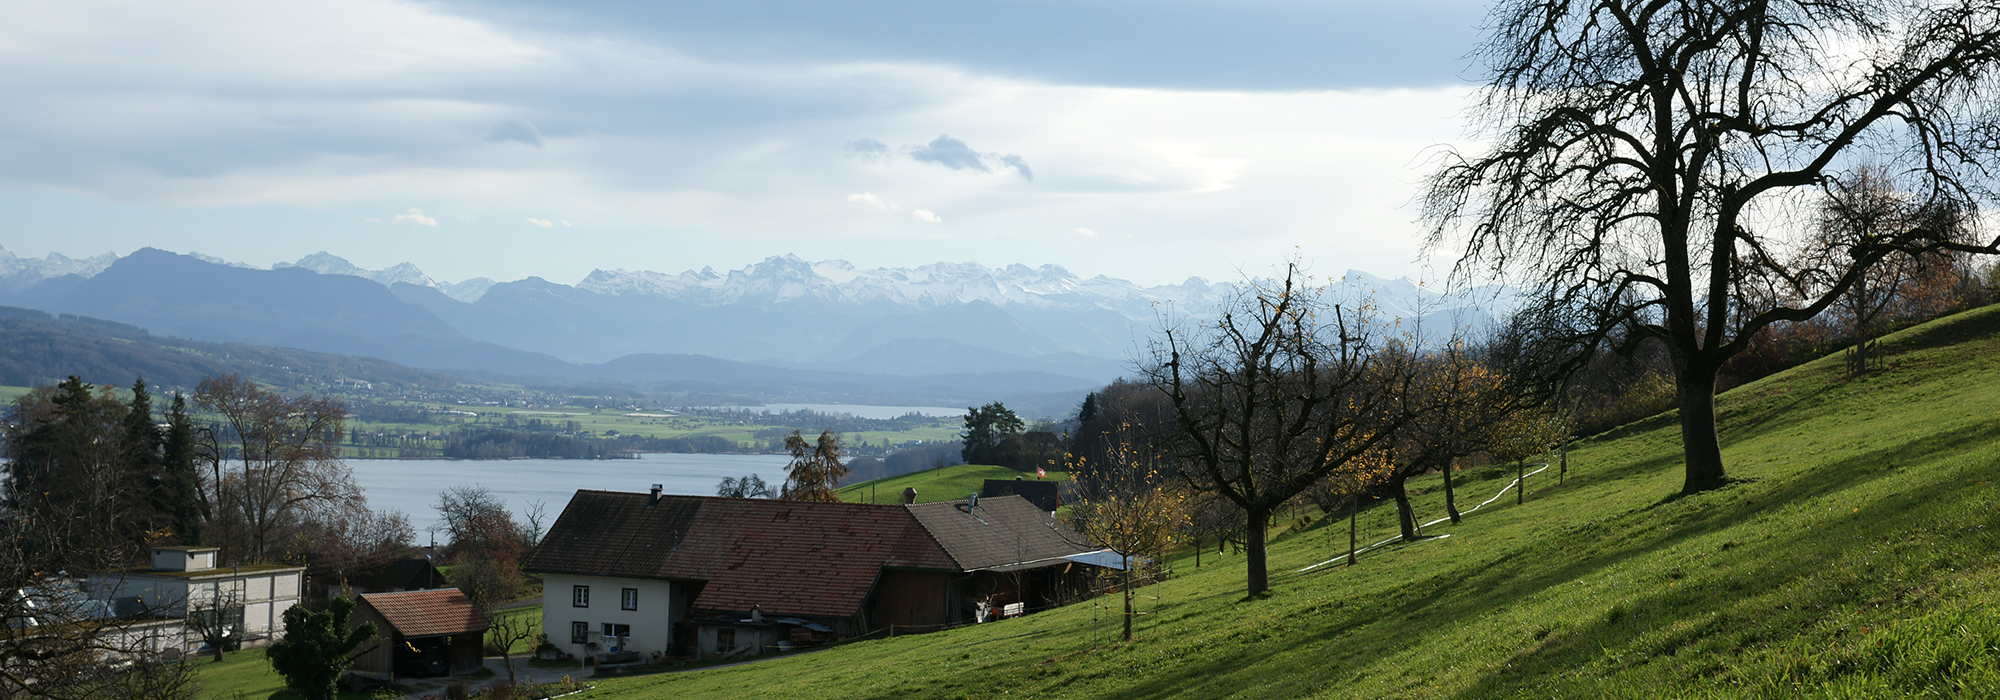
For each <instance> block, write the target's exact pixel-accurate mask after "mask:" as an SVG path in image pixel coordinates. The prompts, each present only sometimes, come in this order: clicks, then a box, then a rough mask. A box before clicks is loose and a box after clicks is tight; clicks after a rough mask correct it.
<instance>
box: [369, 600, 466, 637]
mask: <svg viewBox="0 0 2000 700" xmlns="http://www.w3.org/2000/svg"><path fill="white" fill-rule="evenodd" d="M361 601H362V602H363V603H366V604H367V605H368V606H369V607H371V608H374V609H375V612H376V613H377V614H379V615H381V616H382V619H383V620H385V621H387V622H388V623H389V626H391V627H394V628H395V633H396V634H401V635H403V636H404V637H410V638H415V637H436V636H440V635H446V634H464V633H466V632H480V631H484V630H485V629H486V627H487V621H486V616H485V615H481V614H480V613H479V611H478V610H477V609H475V608H473V607H472V601H471V600H468V599H467V598H466V597H465V594H464V593H460V592H459V591H458V589H456V588H441V589H438V590H433V591H405V592H402V593H367V594H363V595H362V596H361ZM383 632H384V633H387V632H388V630H383Z"/></svg>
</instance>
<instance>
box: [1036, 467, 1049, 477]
mask: <svg viewBox="0 0 2000 700" xmlns="http://www.w3.org/2000/svg"><path fill="white" fill-rule="evenodd" d="M1035 478H1037V479H1047V478H1049V470H1047V469H1043V468H1041V467H1035Z"/></svg>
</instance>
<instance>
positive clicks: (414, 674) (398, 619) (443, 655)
mask: <svg viewBox="0 0 2000 700" xmlns="http://www.w3.org/2000/svg"><path fill="white" fill-rule="evenodd" d="M364 622H373V623H375V629H376V636H375V642H374V648H373V649H372V650H370V651H368V652H367V653H365V654H362V655H361V657H360V658H357V659H355V660H354V665H353V666H352V667H350V668H349V670H350V671H352V672H353V673H354V674H356V675H359V676H365V677H368V678H374V679H378V680H395V679H397V678H425V677H432V676H444V675H458V674H461V673H471V672H473V671H477V670H479V668H480V667H481V665H482V663H483V656H482V655H483V653H484V651H483V650H484V647H485V642H486V628H487V627H488V622H487V620H486V616H485V615H483V614H480V612H479V610H478V609H477V608H474V607H472V601H471V600H470V599H467V598H466V597H465V594H464V593H461V592H459V590H458V589H456V588H441V589H437V590H430V591H405V592H401V593H370V594H366V595H362V596H360V599H359V602H358V603H357V604H356V605H355V606H354V616H353V617H352V618H350V619H349V620H348V624H349V625H350V626H352V627H359V626H360V625H361V624H362V623H364Z"/></svg>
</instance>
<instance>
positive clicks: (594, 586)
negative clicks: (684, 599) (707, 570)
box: [542, 574, 680, 658]
mask: <svg viewBox="0 0 2000 700" xmlns="http://www.w3.org/2000/svg"><path fill="white" fill-rule="evenodd" d="M576 586H589V587H590V606H589V607H577V606H576V605H575V601H574V592H575V587H576ZM627 588H631V589H636V590H637V591H638V594H639V609H638V610H624V609H622V607H621V603H622V602H623V598H624V595H623V592H624V589H627ZM679 602H680V601H677V600H674V598H673V585H672V584H671V583H669V582H667V581H658V580H652V579H636V578H616V577H610V576H572V575H566V574H547V575H544V576H543V577H542V631H543V632H544V633H546V634H548V635H549V642H550V643H551V644H554V645H556V646H557V647H558V648H561V649H562V650H563V651H565V652H568V653H570V654H574V655H576V656H577V657H578V658H581V657H583V656H585V655H587V654H590V653H592V652H591V650H590V648H589V644H590V643H595V644H597V651H600V652H602V651H608V650H609V649H610V647H611V646H613V645H615V644H617V641H616V640H610V641H607V640H606V639H605V638H604V625H605V624H607V623H608V624H613V625H629V626H630V627H631V632H632V636H631V637H629V638H627V639H626V646H625V649H626V650H630V651H637V652H639V653H641V654H649V655H650V654H652V653H654V652H660V653H667V652H670V651H672V650H673V645H674V624H675V623H677V622H680V617H679V615H677V614H676V612H675V608H676V607H678V603H679ZM577 622H582V623H584V624H585V625H586V627H587V628H588V632H587V634H586V635H585V636H584V643H576V642H574V641H572V637H571V634H570V630H571V627H572V625H573V624H574V623H577Z"/></svg>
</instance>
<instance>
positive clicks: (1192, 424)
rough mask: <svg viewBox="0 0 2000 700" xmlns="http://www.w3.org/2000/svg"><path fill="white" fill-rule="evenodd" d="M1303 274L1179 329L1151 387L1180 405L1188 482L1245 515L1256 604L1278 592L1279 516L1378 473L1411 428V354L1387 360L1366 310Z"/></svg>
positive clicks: (1180, 447)
mask: <svg viewBox="0 0 2000 700" xmlns="http://www.w3.org/2000/svg"><path fill="white" fill-rule="evenodd" d="M1301 278H1302V275H1300V274H1299V272H1298V269H1297V267H1296V265H1291V266H1287V268H1286V273H1285V276H1284V278H1283V279H1282V280H1256V281H1252V282H1251V283H1250V284H1248V285H1245V287H1244V288H1243V291H1242V292H1241V293H1240V294H1239V295H1238V296H1237V297H1236V298H1235V299H1234V300H1233V301H1232V302H1230V303H1229V304H1228V305H1226V306H1225V307H1224V308H1223V309H1222V310H1221V313H1220V314H1219V315H1218V316H1217V317H1216V318H1215V319H1214V320H1212V321H1207V322H1201V323H1190V322H1181V323H1179V324H1176V323H1171V322H1170V323H1169V324H1167V326H1166V327H1165V328H1163V329H1161V333H1160V336H1159V339H1158V340H1157V341H1156V342H1155V343H1154V346H1153V348H1152V357H1151V358H1150V359H1149V361H1148V363H1147V366H1146V368H1145V373H1146V378H1147V380H1148V381H1149V382H1150V383H1151V384H1152V385H1153V386H1154V387H1156V388H1157V389H1159V390H1160V391H1161V392H1162V393H1164V394H1165V395H1166V397H1167V400H1168V403H1169V404H1170V405H1171V406H1172V410H1171V416H1172V418H1171V419H1172V422H1173V427H1174V428H1175V432H1174V433H1173V440H1174V441H1173V443H1171V448H1170V449H1172V450H1173V451H1174V452H1175V455H1174V456H1175V457H1176V458H1177V460H1178V461H1179V462H1180V464H1181V468H1180V476H1181V477H1182V478H1184V479H1186V480H1188V481H1189V483H1190V484H1191V485H1193V486H1194V487H1195V488H1197V489H1201V490H1208V491H1214V492H1216V493H1218V494H1221V495H1222V497H1224V498H1227V499H1229V501H1230V502H1232V503H1235V504H1236V505H1237V507H1239V508H1242V509H1243V513H1244V515H1245V520H1246V522H1245V527H1244V549H1245V552H1246V557H1245V564H1246V568H1247V583H1248V588H1249V594H1250V595H1253V596H1254V595H1258V594H1261V593H1264V592H1266V591H1268V590H1270V588H1271V582H1270V573H1269V569H1268V566H1267V563H1266V552H1265V531H1266V530H1267V529H1268V528H1269V527H1270V523H1271V516H1272V513H1274V512H1276V511H1277V509H1279V508H1280V507H1282V506H1284V505H1285V503H1286V502H1287V501H1290V500H1292V498H1293V497H1295V496H1298V495H1299V494H1301V493H1304V492H1305V491H1306V490H1307V489H1309V488H1312V487H1313V485H1314V484H1316V483H1318V482H1320V481H1322V480H1324V479H1326V478H1328V477H1329V476H1331V475H1333V474H1335V472H1338V471H1340V470H1343V469H1352V468H1359V467H1362V466H1363V465H1372V464H1373V460H1371V459H1370V457H1371V456H1372V455H1374V454H1378V453H1379V452H1380V451H1381V448H1383V447H1385V446H1386V445H1387V443H1388V441H1389V440H1390V439H1391V437H1392V436H1393V435H1394V434H1395V433H1396V431H1397V429H1398V428H1400V427H1401V426H1402V424H1403V423H1405V422H1407V421H1408V420H1409V415H1410V413H1409V411H1408V410H1407V406H1405V405H1404V403H1403V402H1404V399H1405V398H1406V397H1408V396H1409V394H1408V392H1407V391H1406V390H1407V389H1408V387H1407V383H1408V381H1409V374H1408V371H1407V368H1408V367H1407V365H1408V362H1409V359H1410V356H1409V354H1408V353H1402V352H1388V351H1385V348H1384V345H1385V342H1384V339H1383V338H1381V337H1380V336H1379V335H1378V331H1379V330H1380V329H1379V328H1377V327H1376V324H1374V323H1373V322H1372V321H1371V320H1370V318H1369V314H1368V312H1367V311H1366V309H1365V304H1361V305H1347V306H1343V305H1336V304H1329V303H1327V302H1326V293H1325V290H1323V289H1320V288H1314V287H1308V286H1306V285H1304V284H1303V282H1302V279H1301Z"/></svg>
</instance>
